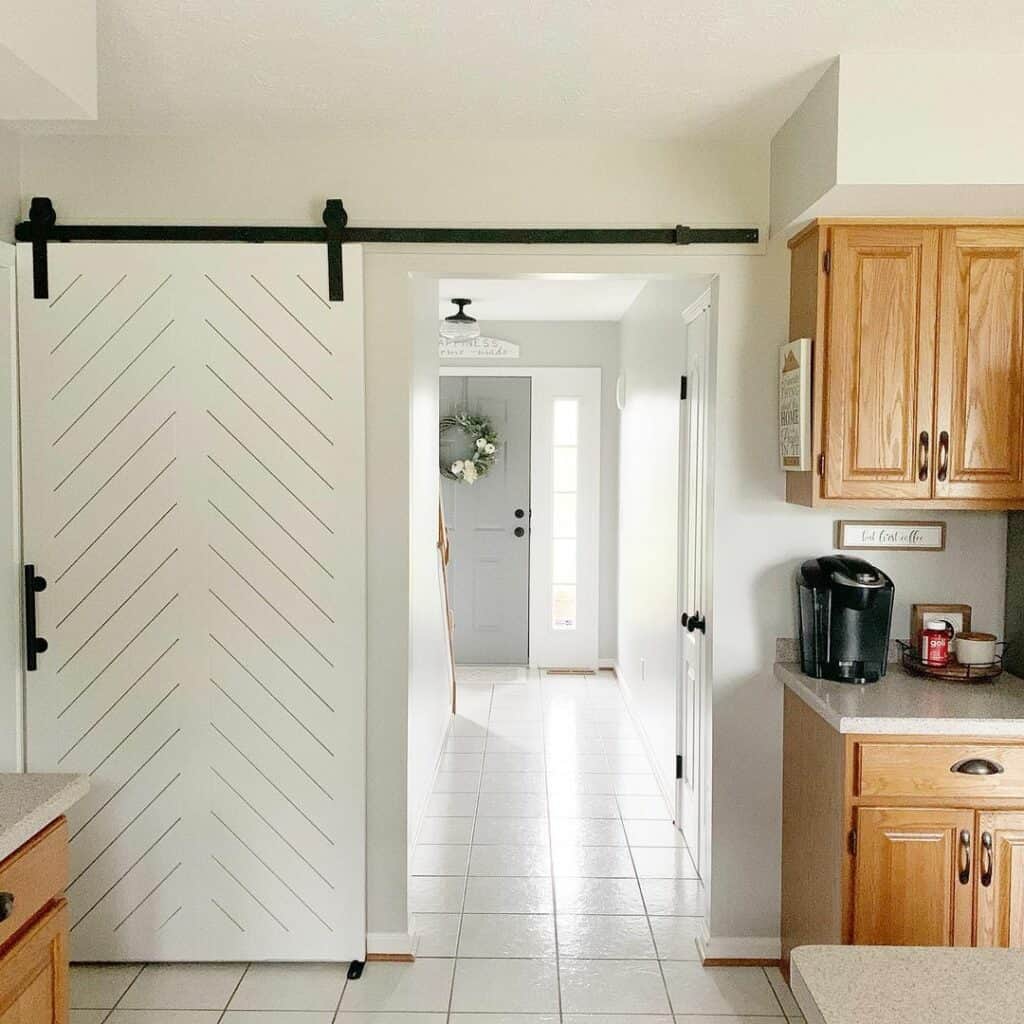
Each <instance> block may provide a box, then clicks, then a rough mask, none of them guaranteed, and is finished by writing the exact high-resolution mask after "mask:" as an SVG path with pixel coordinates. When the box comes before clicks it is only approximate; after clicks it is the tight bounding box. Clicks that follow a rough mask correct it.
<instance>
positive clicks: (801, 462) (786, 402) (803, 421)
mask: <svg viewBox="0 0 1024 1024" xmlns="http://www.w3.org/2000/svg"><path fill="white" fill-rule="evenodd" d="M779 465H780V466H781V467H782V468H783V469H785V470H787V471H800V470H808V469H810V468H811V339H810V338H797V340H796V341H790V342H787V343H786V344H785V345H783V346H782V348H780V349H779Z"/></svg>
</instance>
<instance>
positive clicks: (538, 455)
mask: <svg viewBox="0 0 1024 1024" xmlns="http://www.w3.org/2000/svg"><path fill="white" fill-rule="evenodd" d="M440 375H441V376H443V377H529V378H530V379H531V381H532V382H533V395H532V401H531V421H530V437H531V440H530V449H531V452H530V502H531V517H530V534H531V536H530V666H531V667H540V668H587V669H591V670H596V669H597V668H598V667H599V659H598V624H599V619H598V616H599V597H600V580H601V576H600V512H601V509H600V502H601V491H600V487H601V369H600V367H591V366H586V367H581V366H572V367H553V366H542V367H533V366H527V367H524V366H508V365H502V366H473V367H471V366H466V367H463V366H442V367H440ZM556 398H577V399H579V402H580V405H579V421H578V429H579V446H578V487H579V490H578V492H577V494H578V498H577V554H576V595H577V625H576V628H575V629H573V630H561V629H557V630H556V629H554V628H552V626H551V620H552V604H551V586H550V580H551V573H552V563H551V559H552V554H551V545H550V543H549V541H550V538H551V536H552V531H553V528H554V512H553V504H552V500H551V486H552V459H553V454H552V445H553V441H552V436H553V435H552V430H553V426H552V408H553V402H554V400H555V399H556Z"/></svg>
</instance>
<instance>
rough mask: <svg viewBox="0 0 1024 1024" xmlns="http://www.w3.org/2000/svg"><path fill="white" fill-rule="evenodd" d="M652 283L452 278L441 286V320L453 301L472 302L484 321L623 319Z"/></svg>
mask: <svg viewBox="0 0 1024 1024" xmlns="http://www.w3.org/2000/svg"><path fill="white" fill-rule="evenodd" d="M644 284H646V282H645V281H644V280H643V279H642V278H618V277H589V278H588V277H584V278H557V279H555V278H511V279H507V278H501V279H498V278H469V279H464V280H456V279H454V278H446V279H445V280H443V281H441V282H439V285H440V287H439V293H440V298H441V301H440V304H439V311H440V314H441V316H443V317H444V316H450V315H451V314H452V313H454V312H455V309H456V307H455V306H453V305H452V304H451V299H453V298H455V297H458V298H460V299H472V300H473V304H472V305H471V306H469V307H467V309H466V312H467V313H469V314H470V315H471V316H475V317H476V318H477V319H478V320H486V321H493V320H621V319H622V314H623V313H625V312H626V310H627V309H629V307H630V306H631V305H632V304H633V300H634V299H635V298H636V297H637V295H639V294H640V290H641V289H642V288H643V286H644Z"/></svg>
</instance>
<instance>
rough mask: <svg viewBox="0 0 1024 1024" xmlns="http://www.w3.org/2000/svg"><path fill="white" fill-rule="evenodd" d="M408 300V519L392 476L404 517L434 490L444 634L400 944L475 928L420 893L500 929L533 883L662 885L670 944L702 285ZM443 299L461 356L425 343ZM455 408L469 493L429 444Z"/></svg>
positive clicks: (707, 320)
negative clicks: (434, 750) (485, 444)
mask: <svg viewBox="0 0 1024 1024" xmlns="http://www.w3.org/2000/svg"><path fill="white" fill-rule="evenodd" d="M418 285H419V286H422V287H421V289H420V292H419V294H418V296H417V310H418V312H417V318H416V323H417V332H418V333H417V339H416V340H417V346H418V347H417V359H416V365H417V368H418V369H417V373H416V377H417V382H418V383H416V384H414V391H413V393H414V407H415V409H416V410H417V412H416V415H415V423H414V431H413V437H414V461H415V462H416V463H417V464H421V463H422V465H423V466H425V465H426V460H427V459H429V458H433V459H434V475H433V480H432V481H431V486H432V489H431V490H428V491H425V493H424V494H423V495H422V496H421V497H420V499H419V501H418V504H417V495H416V492H417V488H416V486H415V483H414V488H413V491H414V493H413V500H414V516H415V515H417V514H419V515H421V516H422V517H424V521H426V517H428V516H429V515H430V514H431V512H433V514H434V515H436V512H437V503H438V498H439V497H440V503H441V506H442V507H443V513H444V519H445V530H444V535H445V537H446V541H447V547H448V549H449V560H448V564H447V577H448V578H447V583H448V591H447V597H448V599H449V601H450V609H451V619H450V620H448V619H447V617H446V616H445V615H444V614H443V613H438V614H437V615H436V616H435V617H434V620H433V621H434V622H435V623H439V624H443V625H442V629H444V626H446V625H448V624H449V622H450V623H453V625H454V629H453V631H452V651H453V656H451V657H449V655H448V654H447V653H446V654H445V658H446V659H448V662H447V664H448V668H449V670H450V671H452V674H453V679H454V688H455V690H456V691H457V694H458V697H457V713H456V715H455V716H454V717H453V718H452V720H451V724H450V726H449V731H448V733H447V735H446V737H445V739H444V742H443V744H442V749H441V753H440V754H439V758H438V771H437V772H436V775H435V779H434V781H433V784H432V786H424V791H423V803H422V805H420V806H421V810H420V812H419V814H420V817H419V818H418V819H417V823H418V824H417V826H416V827H415V828H413V829H411V834H410V840H411V842H412V844H413V848H412V849H411V851H410V857H411V864H412V881H411V886H410V893H411V902H410V908H411V910H412V911H413V912H414V913H415V912H416V910H417V908H419V909H420V917H419V919H418V922H419V923H418V926H417V924H416V922H414V930H415V929H416V928H417V927H418V928H419V930H420V931H422V932H423V933H424V935H427V934H428V933H429V932H430V931H431V929H432V928H434V927H440V926H441V925H442V924H443V925H444V926H445V927H450V928H453V929H455V931H456V933H458V934H462V935H464V934H465V931H464V929H465V928H467V927H468V928H470V929H477V928H478V927H479V926H480V924H481V922H480V920H478V919H477V917H476V915H477V914H480V913H483V912H484V911H483V910H482V909H479V908H476V909H470V907H471V905H475V903H480V907H482V906H483V903H482V902H480V901H470V902H469V903H466V904H465V905H464V906H463V907H462V908H460V913H461V914H462V917H460V918H459V921H458V922H456V920H455V918H454V917H452V918H450V919H449V918H448V917H444V916H443V915H445V914H447V913H449V912H448V911H439V910H427V909H424V908H426V907H428V906H431V905H433V904H431V902H430V901H431V900H432V899H433V898H434V895H436V893H437V891H439V889H440V888H443V886H442V885H441V883H438V882H435V881H431V879H434V878H435V877H442V876H444V877H447V876H448V873H450V872H455V873H456V874H457V873H464V874H465V876H466V879H467V887H466V888H465V890H464V896H465V899H466V900H467V901H469V900H470V896H471V895H472V894H473V893H474V892H475V890H476V889H478V888H479V889H480V890H481V891H483V890H484V889H488V888H489V889H490V890H491V891H492V892H491V896H492V897H493V899H492V900H491V903H492V904H493V905H494V906H497V907H506V905H507V909H505V910H500V909H499V910H497V911H496V912H497V913H506V912H511V909H510V908H512V906H513V905H514V903H515V901H514V900H513V899H512V896H511V894H512V893H513V891H514V890H516V887H517V886H518V887H519V888H522V886H523V885H524V884H527V883H526V882H524V881H523V880H524V879H527V878H529V879H531V881H530V882H529V883H528V884H529V885H530V886H531V887H532V886H533V884H534V883H533V881H532V880H533V879H536V878H538V877H541V876H542V875H544V874H549V875H550V878H551V887H550V888H551V889H552V890H553V891H555V892H558V890H559V888H560V886H561V887H562V888H563V889H566V892H567V893H568V889H569V888H571V886H572V884H575V885H579V884H580V883H579V882H575V883H571V884H570V883H568V882H566V881H564V880H563V878H564V879H567V878H575V879H585V880H586V881H585V882H584V883H582V884H583V885H585V886H589V887H594V888H598V889H601V888H608V889H609V890H611V889H616V890H618V891H619V892H620V893H621V891H622V889H623V886H628V885H629V884H635V885H636V886H637V887H638V900H639V893H640V892H641V891H646V889H650V890H651V891H653V890H655V889H658V890H663V891H664V893H666V894H667V893H669V892H670V893H671V897H672V900H673V901H674V902H673V904H672V907H673V911H672V913H671V914H670V915H669V916H675V914H676V912H677V910H678V913H679V916H680V918H684V917H685V918H688V920H687V921H683V922H681V923H680V922H675V923H674V924H673V925H672V927H673V928H674V929H676V931H678V932H679V934H680V935H685V938H684V941H685V942H686V943H689V944H690V945H692V941H693V939H694V937H695V936H696V933H697V931H699V929H696V926H695V922H694V921H693V917H694V916H697V917H699V916H700V915H702V914H703V907H704V905H705V904H704V888H703V886H704V883H703V881H702V878H705V877H707V869H708V865H709V853H708V850H709V840H708V835H709V829H708V827H707V822H708V820H709V813H710V795H709V794H710V770H709V767H708V759H709V756H710V713H711V702H710V699H709V693H708V691H709V688H710V680H711V658H710V648H709V644H708V633H709V632H710V625H711V622H712V608H711V590H710V583H711V568H712V560H711V530H712V519H711V516H710V514H709V508H710V497H711V493H712V487H711V476H710V471H711V463H712V461H713V460H712V458H711V450H712V449H711V441H712V434H713V384H714V339H715V332H716V323H715V308H714V302H715V289H714V279H713V278H712V277H711V276H708V275H690V276H687V277H642V276H637V277H625V276H623V277H614V276H600V275H586V276H576V277H568V276H557V275H546V276H538V277H531V278H489V277H480V278H466V277H463V278H459V279H457V280H456V279H445V278H437V279H432V280H431V281H430V282H429V285H430V287H427V286H426V284H425V283H424V282H423V281H420V282H418ZM456 296H458V297H460V298H464V297H469V298H471V299H472V306H470V307H469V311H470V312H472V314H473V315H474V316H475V317H477V318H478V320H479V327H480V338H479V339H475V340H472V341H470V342H467V343H465V344H464V347H463V349H462V350H461V351H460V350H459V349H458V347H457V346H455V345H452V344H451V343H450V342H448V341H443V340H439V338H438V324H439V321H440V320H441V319H442V318H443V317H444V316H447V315H449V314H450V312H451V305H450V300H451V299H453V298H454V297H456ZM431 381H432V383H431ZM431 388H432V389H433V390H432V392H431V393H432V394H433V396H434V405H433V408H432V418H429V419H428V416H427V412H426V409H427V406H426V404H425V403H424V404H422V405H421V403H420V400H419V399H420V397H421V396H422V395H423V394H425V393H426V392H427V391H428V390H429V389H431ZM460 414H466V415H470V416H472V417H476V418H477V420H479V419H483V420H486V426H487V427H488V428H489V429H491V430H493V433H494V434H496V435H497V436H498V437H499V438H500V443H499V444H498V446H497V447H498V451H497V457H496V459H495V460H494V462H493V465H492V466H490V467H489V468H488V469H487V471H486V472H485V473H484V474H483V475H481V476H478V477H477V478H476V479H475V480H474V481H473V482H472V483H469V482H467V481H466V480H465V479H464V477H462V476H461V475H460V474H458V473H454V472H453V467H455V466H456V464H457V463H459V462H460V461H462V462H464V461H465V460H466V459H467V457H469V456H470V455H471V448H472V446H473V445H475V443H476V439H475V438H474V436H472V435H470V436H464V435H463V434H462V433H460V432H458V431H452V430H442V429H441V424H442V419H444V420H445V422H451V419H452V418H453V417H458V416H459V415H460ZM419 427H422V430H423V431H424V432H425V431H426V430H427V429H428V427H429V428H430V429H431V430H432V434H431V436H429V437H427V436H426V435H425V433H424V434H422V435H420V434H418V428H419ZM478 427H479V424H478ZM480 429H482V428H480ZM488 436H491V435H488ZM418 441H419V442H422V443H418ZM445 469H447V470H448V471H449V472H448V474H444V470H445ZM452 476H455V477H456V478H455V479H452V478H451V477H452ZM415 480H422V481H423V482H424V484H426V482H427V469H426V468H424V469H423V470H422V475H421V471H420V470H419V469H415V470H414V481H415ZM417 509H418V513H417ZM420 535H421V536H423V537H426V529H425V525H424V529H423V530H422V531H421V533H420ZM421 554H422V555H423V556H424V559H426V558H427V556H432V555H433V552H431V551H427V550H424V551H423V552H421ZM428 589H429V588H428ZM435 589H436V585H435ZM424 592H427V591H426V590H424V589H423V588H421V589H420V590H419V591H418V593H424ZM414 599H415V593H414ZM443 599H444V597H443V588H442V600H443ZM415 615H416V618H417V620H419V619H420V618H421V616H422V609H421V608H418V609H417V610H416V612H415ZM413 649H414V650H413V654H414V660H415V665H416V671H420V670H422V667H423V665H424V664H425V662H424V661H423V660H422V659H421V658H419V657H416V649H417V645H416V640H415V637H414V640H413ZM423 649H425V647H424V645H421V650H423ZM574 670H581V671H580V675H578V676H577V675H575V674H573V675H569V674H567V673H572V672H574ZM410 721H412V719H410ZM411 738H412V737H411ZM423 781H424V782H425V781H426V780H423ZM414 806H415V805H413V804H412V803H411V805H410V809H411V810H412V809H413V807H414ZM563 817H564V818H567V819H569V820H571V821H573V822H574V824H573V825H572V827H569V826H567V825H565V824H564V823H562V822H561V821H560V819H561V818H563ZM492 819H493V820H492ZM460 836H461V837H464V838H462V839H460V838H459V837H460ZM463 845H464V846H465V847H466V849H465V850H464V851H463V850H461V849H460V850H456V849H455V847H461V846H463ZM577 846H578V847H580V849H579V850H576V852H575V853H569V852H566V850H565V849H563V847H577ZM496 847H508V849H504V850H500V849H497V848H496ZM542 847H543V849H541V848H542ZM601 847H604V849H600V848H601ZM442 848H444V849H442ZM478 848H479V849H478ZM463 854H465V860H464V859H463ZM478 876H479V878H480V879H484V878H487V879H489V881H488V882H482V881H475V879H477V877H478ZM623 878H624V879H627V880H629V879H634V880H635V881H634V882H632V883H630V882H628V881H627V882H623V881H622V879H623ZM567 887H568V888H567ZM645 887H646V889H645ZM505 889H507V890H508V893H509V899H508V900H504V902H503V897H502V896H501V893H502V892H503V891H504V890H505ZM608 896H609V899H612V900H613V902H614V899H613V897H612V896H611V894H610V892H609V894H608ZM489 898H490V897H489ZM545 898H546V897H545ZM565 898H566V899H568V898H569V897H568V895H566V897H565ZM538 899H541V896H538ZM560 899H561V897H560ZM484 902H486V901H484ZM489 905H490V904H489ZM640 905H641V907H642V901H640ZM538 906H539V905H538ZM549 912H550V911H548V910H545V909H543V908H540V909H539V910H538V913H541V914H545V913H549ZM626 912H627V911H625V910H619V911H616V913H626ZM450 913H451V914H453V915H454V914H455V910H454V909H453V910H452V911H450ZM583 913H584V914H585V913H587V911H584V912H583ZM602 913H603V912H602ZM638 913H640V914H642V913H643V911H642V909H641V910H640V911H639V912H638ZM442 917H443V920H442ZM493 923H498V922H492V924H493ZM639 927H640V926H639V924H638V928H639ZM659 927H662V925H660V924H659V923H658V922H654V923H653V925H651V929H652V934H654V932H655V931H656V930H657V928H659ZM664 927H668V925H664ZM640 930H641V931H643V928H640ZM458 934H457V935H456V937H455V939H454V941H456V948H461V947H460V946H459V945H458V943H459V942H460V941H461V940H460V939H459V938H458ZM473 934H475V933H473ZM434 938H437V939H438V941H440V938H439V937H438V936H434V937H432V938H428V939H426V940H425V941H427V942H428V946H429V943H430V942H432V941H433V940H434ZM445 941H448V939H445ZM638 941H641V942H646V940H645V939H643V938H642V937H641V938H640V939H639V940H638ZM645 948H646V946H645ZM467 955H473V954H467ZM478 955H483V954H478Z"/></svg>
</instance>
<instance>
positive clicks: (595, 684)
mask: <svg viewBox="0 0 1024 1024" xmlns="http://www.w3.org/2000/svg"><path fill="white" fill-rule="evenodd" d="M459 677H460V682H459V691H458V704H459V714H458V716H457V717H456V719H455V721H454V722H453V723H452V729H451V733H450V736H449V738H448V742H447V751H446V753H445V754H444V755H443V760H442V764H441V765H440V770H439V773H438V776H437V779H436V781H435V785H434V792H433V795H432V796H431V797H430V801H429V806H428V816H427V817H426V818H425V819H424V821H423V826H422V829H421V832H420V837H419V839H420V842H419V845H418V846H417V848H416V850H415V852H414V856H413V863H412V877H411V878H410V892H409V900H410V910H411V912H412V913H413V914H414V915H415V917H414V921H413V928H414V929H415V930H416V931H417V932H418V933H419V936H420V945H419V949H418V951H417V958H416V962H415V963H412V964H405V963H369V964H367V966H366V970H365V972H364V974H363V977H362V978H361V979H360V980H359V981H346V979H345V967H344V966H343V965H339V966H335V965H324V964H315V965H304V964H252V965H248V966H246V965H245V964H216V965H214V964H205V965H199V964H181V965H175V964H159V965H149V966H146V967H144V968H140V967H139V966H138V965H123V966H122V965H109V966H84V967H76V968H73V970H72V991H71V1003H72V1007H73V1010H72V1019H71V1024H101V1022H104V1021H106V1022H108V1024H218V1022H223V1024H257V1022H262V1021H268V1022H272V1024H286V1022H287V1024H332V1021H333V1022H334V1024H374V1022H377V1024H446V1021H448V1020H449V1019H450V1021H451V1024H558V1022H559V1021H563V1022H565V1024H621V1022H623V1021H625V1020H627V1019H636V1020H637V1021H643V1022H644V1024H673V1015H674V1022H675V1024H734V1022H737V1021H750V1022H760V1024H769V1022H771V1021H774V1022H775V1024H786V1021H787V1016H786V1015H787V1013H788V1015H789V1016H788V1020H789V1022H793V1021H799V1020H801V1018H800V1015H799V1011H798V1009H797V1007H796V1005H795V1003H794V1002H793V999H792V996H791V995H790V993H789V991H788V989H787V988H786V987H785V984H784V982H783V980H782V977H781V975H780V974H779V972H778V970H777V969H774V968H772V969H769V970H764V969H762V968H759V967H727V968H722V967H719V968H710V969H705V968H703V967H702V966H701V964H700V963H699V961H698V954H697V949H696V945H695V939H696V936H697V935H698V934H699V929H700V921H701V913H702V900H703V893H702V886H701V883H700V881H699V880H698V879H697V876H696V871H695V870H694V867H693V863H692V861H691V859H690V855H689V852H688V851H687V849H686V848H685V846H684V845H683V843H682V839H681V837H680V836H679V835H678V833H677V832H676V831H675V828H674V826H673V825H672V822H671V821H670V820H669V817H668V814H667V812H666V808H665V805H664V801H663V800H662V798H661V797H660V796H659V795H658V793H657V788H656V783H655V780H654V776H653V775H652V773H651V769H650V764H649V762H648V760H647V757H646V755H645V754H644V749H643V745H642V743H641V741H640V738H639V736H638V735H637V732H636V730H635V728H634V726H633V724H632V721H631V719H630V717H629V714H628V712H627V710H626V707H625V704H624V703H623V700H622V696H621V693H620V690H619V687H618V684H617V682H616V681H615V679H614V677H613V676H612V675H611V674H610V673H601V674H600V675H599V676H597V677H573V676H546V675H545V676H542V675H540V674H539V673H538V672H536V671H535V670H530V671H527V670H525V669H516V668H494V669H482V668H469V669H460V671H459ZM371 856H372V851H371ZM254 1011H257V1012H254ZM258 1011H272V1012H273V1014H274V1015H273V1016H272V1017H271V1016H263V1015H262V1014H260V1013H259V1012H258ZM477 1015H480V1016H477ZM585 1015H591V1016H585ZM632 1015H644V1016H637V1017H635V1018H633V1017H632ZM279 1018H280V1020H279Z"/></svg>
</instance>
